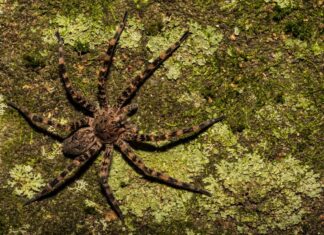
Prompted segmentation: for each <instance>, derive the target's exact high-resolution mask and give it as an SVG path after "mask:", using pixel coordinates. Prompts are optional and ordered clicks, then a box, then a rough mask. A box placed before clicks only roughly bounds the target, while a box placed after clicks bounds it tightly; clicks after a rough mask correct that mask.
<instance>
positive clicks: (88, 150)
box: [8, 13, 224, 219]
mask: <svg viewBox="0 0 324 235" xmlns="http://www.w3.org/2000/svg"><path fill="white" fill-rule="evenodd" d="M126 18H127V13H126V14H125V16H124V19H123V22H122V23H121V24H120V25H119V26H118V27H117V29H116V33H115V36H114V38H113V39H111V40H110V41H109V46H108V50H107V52H106V56H105V58H104V64H103V67H102V68H101V70H100V73H99V79H98V80H99V83H98V101H99V108H97V107H96V106H94V105H93V104H90V103H89V102H88V101H87V100H86V99H85V98H84V97H83V96H82V95H81V94H80V93H79V92H77V91H75V89H74V88H72V85H71V82H70V79H69V77H68V75H67V73H66V68H65V61H64V56H63V54H64V50H63V39H62V38H61V36H60V34H59V33H57V34H56V36H57V38H58V41H59V44H60V47H59V75H60V77H61V79H62V82H63V85H64V88H65V90H66V93H67V95H68V96H69V97H70V98H71V100H72V102H73V104H75V105H77V106H78V107H79V108H82V109H84V110H85V111H86V112H85V113H89V116H88V115H87V116H86V117H85V118H83V119H81V120H78V121H75V122H72V123H70V124H69V125H62V124H59V123H56V122H55V121H54V120H51V119H48V118H43V117H41V116H39V115H36V114H33V113H30V112H28V111H27V110H25V109H22V108H18V107H17V106H16V105H15V104H14V103H12V102H8V105H10V106H11V107H13V108H15V109H16V110H18V111H19V112H20V113H21V114H22V115H23V116H24V117H25V118H26V119H27V120H28V121H29V122H30V123H32V125H34V126H37V127H38V128H39V129H40V130H43V131H45V132H46V133H47V134H49V135H52V136H54V137H56V138H60V139H61V140H62V141H63V153H64V154H65V155H70V156H73V157H74V159H73V161H72V162H71V163H70V164H69V165H68V166H67V167H66V169H65V170H64V171H62V172H61V173H60V174H59V175H58V176H57V177H56V178H54V179H53V180H52V181H50V182H49V183H48V184H47V185H46V186H45V188H44V189H43V190H42V191H41V192H40V193H38V194H36V195H35V196H34V197H33V198H32V199H30V200H29V201H27V202H26V204H29V203H31V202H34V201H37V200H40V199H42V198H44V197H46V196H48V195H49V194H51V193H52V192H54V191H55V190H56V189H58V188H59V187H60V186H61V185H62V184H63V183H64V182H66V179H68V178H71V177H72V176H74V175H75V174H76V173H77V172H78V171H79V170H80V168H81V167H82V166H83V165H84V164H86V163H87V162H88V161H89V160H90V159H93V158H95V157H96V156H97V155H98V153H99V152H100V151H101V150H104V156H103V160H102V163H101V167H100V183H101V186H102V188H103V190H104V193H105V196H106V197H107V199H108V201H109V203H110V204H111V206H112V208H113V209H114V211H115V212H116V213H117V215H118V216H119V217H120V218H121V219H122V218H123V214H122V212H121V210H120V208H119V206H118V202H117V201H116V199H115V197H114V196H113V194H112V190H111V188H110V187H109V185H108V174H109V169H110V165H111V160H112V152H113V149H114V147H117V148H118V149H119V151H121V153H122V154H123V155H124V156H125V158H126V159H127V160H128V161H129V162H131V163H132V164H133V166H134V167H135V168H137V170H138V171H139V172H141V173H142V174H143V175H145V176H147V177H149V178H151V179H153V180H157V181H160V182H161V183H165V184H168V185H170V186H173V187H176V188H180V189H185V190H189V191H193V192H197V193H201V194H205V195H210V193H209V192H208V191H206V190H204V189H201V188H199V187H196V186H194V185H193V184H190V183H185V182H182V181H180V180H177V179H175V178H172V177H170V176H169V175H167V174H165V173H162V172H158V171H155V170H154V169H151V168H149V167H147V166H146V165H145V164H144V162H143V161H142V160H141V158H140V157H138V156H137V155H136V153H135V152H134V151H133V150H132V148H131V147H130V145H129V144H128V142H129V141H132V142H139V143H141V142H146V141H160V140H177V139H179V138H182V137H188V136H189V135H192V134H194V133H199V132H200V131H201V130H203V129H206V128H207V127H209V126H211V125H212V124H214V123H216V122H219V121H221V120H223V119H224V117H223V116H222V117H219V118H214V119H211V120H207V121H205V122H203V123H201V124H199V125H197V126H192V127H188V128H183V129H178V130H175V131H167V132H165V133H160V134H142V132H141V131H139V130H138V128H137V127H136V125H134V124H132V123H130V122H129V121H128V120H127V119H128V117H129V116H130V115H131V114H133V113H134V111H136V110H137V105H136V104H128V103H129V101H130V100H131V98H132V97H133V96H134V94H135V93H136V92H137V90H138V89H139V88H140V86H141V85H142V84H143V83H144V82H145V80H146V79H147V78H149V77H150V76H151V75H152V74H153V73H154V71H155V70H156V69H157V68H158V67H159V66H161V64H162V63H163V62H164V61H165V60H167V59H168V58H169V57H170V56H171V55H172V54H173V52H175V51H176V50H177V49H178V48H179V46H180V44H181V43H182V42H183V41H185V40H186V38H187V37H188V36H189V35H190V33H189V32H188V31H187V32H185V33H184V34H183V35H182V37H181V38H180V39H179V41H177V42H176V43H175V44H173V45H171V46H170V47H169V48H168V49H167V50H166V51H165V52H162V53H161V54H160V55H159V57H157V58H156V59H155V60H154V61H153V62H151V63H149V64H148V65H147V67H146V69H145V70H144V71H143V72H142V73H141V74H140V75H138V76H136V77H135V78H134V79H133V80H131V82H130V84H129V86H128V87H127V88H126V89H125V91H124V92H123V93H122V94H121V96H120V97H118V99H117V104H115V105H114V106H109V105H108V102H107V96H106V89H105V87H106V80H107V77H108V75H109V71H110V68H111V65H112V61H113V56H114V53H115V50H116V46H117V44H118V40H119V38H120V35H121V33H122V32H123V30H124V27H125V24H126ZM49 126H51V127H52V128H54V129H55V130H56V132H52V131H50V130H48V128H47V127H49ZM58 130H62V131H68V132H70V134H69V135H68V136H67V137H62V136H60V135H58V134H57V131H58Z"/></svg>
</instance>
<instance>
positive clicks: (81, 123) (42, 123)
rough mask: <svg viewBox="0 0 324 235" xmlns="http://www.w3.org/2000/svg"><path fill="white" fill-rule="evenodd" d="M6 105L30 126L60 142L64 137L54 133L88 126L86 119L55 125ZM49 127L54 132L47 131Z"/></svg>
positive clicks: (20, 109) (50, 120)
mask: <svg viewBox="0 0 324 235" xmlns="http://www.w3.org/2000/svg"><path fill="white" fill-rule="evenodd" d="M7 104H8V106H10V107H12V108H14V109H16V110H17V111H18V112H19V113H20V114H21V115H22V116H23V117H24V118H25V119H26V120H27V121H28V122H29V123H30V124H31V125H33V126H35V127H37V128H39V129H40V130H42V131H44V132H45V133H48V134H49V135H51V136H53V137H55V138H59V139H60V140H63V139H65V137H64V136H62V135H59V134H57V133H56V132H58V131H65V132H73V131H75V130H77V129H79V128H80V127H83V126H87V125H89V118H88V117H86V118H83V119H81V120H78V121H75V122H72V123H70V124H67V125H63V124H60V123H57V122H56V121H54V120H53V119H50V118H45V117H42V116H40V115H37V114H34V113H31V112H29V111H28V110H26V109H24V108H20V107H18V106H17V105H16V104H14V103H12V102H8V103H7ZM43 126H44V127H43ZM49 127H53V128H54V131H55V132H53V131H51V130H49Z"/></svg>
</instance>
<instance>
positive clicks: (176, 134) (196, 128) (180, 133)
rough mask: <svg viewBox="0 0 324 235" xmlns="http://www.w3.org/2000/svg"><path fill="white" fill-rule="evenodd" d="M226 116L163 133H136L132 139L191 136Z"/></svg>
mask: <svg viewBox="0 0 324 235" xmlns="http://www.w3.org/2000/svg"><path fill="white" fill-rule="evenodd" d="M224 118H225V116H221V117H219V118H214V119H211V120H207V121H205V122H202V123H201V124H199V125H197V126H192V127H188V128H184V129H180V130H176V131H169V132H166V133H161V134H157V135H154V134H135V135H134V136H133V137H132V139H131V140H133V141H138V142H145V141H161V140H177V139H180V138H181V137H183V136H184V135H186V136H187V137H189V136H190V135H192V134H194V133H198V132H200V131H201V130H203V129H206V128H208V127H210V126H211V125H213V124H214V123H216V122H220V121H222V120H224Z"/></svg>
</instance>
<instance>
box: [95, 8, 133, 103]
mask: <svg viewBox="0 0 324 235" xmlns="http://www.w3.org/2000/svg"><path fill="white" fill-rule="evenodd" d="M126 20H127V12H125V15H124V19H123V22H122V23H121V24H120V25H119V26H118V27H117V29H116V33H115V35H114V37H113V38H112V39H111V40H110V41H109V46H108V49H107V51H106V56H105V57H104V65H103V67H102V68H101V70H100V72H99V79H98V80H99V83H98V101H99V105H100V107H107V105H108V104H107V96H106V80H107V78H108V75H109V72H110V67H111V65H112V62H113V58H114V55H115V51H116V47H117V44H118V41H119V38H120V36H121V34H122V32H123V30H124V28H125V25H126Z"/></svg>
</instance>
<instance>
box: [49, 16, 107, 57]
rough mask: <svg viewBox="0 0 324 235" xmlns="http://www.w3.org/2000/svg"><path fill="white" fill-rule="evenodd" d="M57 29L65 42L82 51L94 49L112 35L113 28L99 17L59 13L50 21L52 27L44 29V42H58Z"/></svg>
mask: <svg viewBox="0 0 324 235" xmlns="http://www.w3.org/2000/svg"><path fill="white" fill-rule="evenodd" d="M56 31H59V32H60V34H61V35H62V37H63V38H64V42H65V44H68V45H70V46H72V47H73V48H74V49H75V50H77V51H79V52H81V53H84V52H87V51H88V50H89V49H94V48H95V46H96V45H99V44H101V43H103V42H105V41H107V38H110V37H111V28H109V27H107V26H105V25H104V24H103V23H102V22H101V21H100V20H98V19H97V18H95V19H92V18H90V17H87V16H85V15H84V14H78V15H77V16H76V17H68V16H62V15H57V16H56V17H55V18H54V19H53V20H51V21H50V27H48V28H47V29H44V31H43V40H44V42H46V43H49V44H56V43H57V39H56V38H55V32H56Z"/></svg>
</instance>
